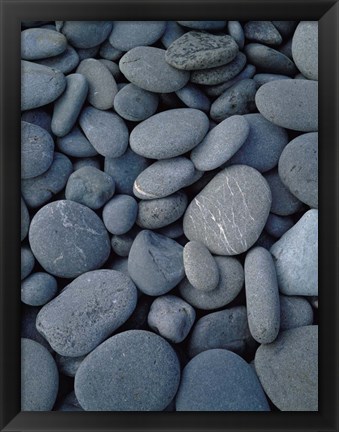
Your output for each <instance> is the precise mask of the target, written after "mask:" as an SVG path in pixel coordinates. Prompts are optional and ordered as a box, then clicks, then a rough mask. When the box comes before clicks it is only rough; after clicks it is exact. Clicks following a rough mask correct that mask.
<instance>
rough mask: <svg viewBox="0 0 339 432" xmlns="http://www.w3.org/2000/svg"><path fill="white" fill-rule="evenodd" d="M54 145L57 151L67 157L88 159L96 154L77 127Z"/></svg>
mask: <svg viewBox="0 0 339 432" xmlns="http://www.w3.org/2000/svg"><path fill="white" fill-rule="evenodd" d="M56 143H57V147H58V149H59V150H60V151H61V152H62V153H64V154H66V155H67V156H72V157H78V158H88V157H91V156H96V155H97V154H98V153H97V151H96V150H95V148H94V147H93V146H92V144H91V143H90V142H89V141H88V139H87V138H86V137H85V135H84V134H83V133H82V132H81V130H80V129H79V127H78V126H75V127H74V128H73V129H72V130H71V132H69V133H68V134H67V135H65V136H63V137H59V138H57V140H56Z"/></svg>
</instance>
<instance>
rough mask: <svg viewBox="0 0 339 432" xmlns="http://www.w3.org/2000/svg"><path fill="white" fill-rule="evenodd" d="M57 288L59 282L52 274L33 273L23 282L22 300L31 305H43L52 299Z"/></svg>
mask: <svg viewBox="0 0 339 432" xmlns="http://www.w3.org/2000/svg"><path fill="white" fill-rule="evenodd" d="M57 290H58V284H57V281H56V279H55V278H54V277H53V276H52V275H50V274H48V273H43V272H37V273H33V274H31V275H30V276H28V277H27V278H26V279H25V280H24V281H23V282H21V301H22V302H23V303H25V304H27V305H29V306H42V305H44V304H46V303H47V302H49V301H50V300H52V298H53V297H54V296H55V295H56V293H57Z"/></svg>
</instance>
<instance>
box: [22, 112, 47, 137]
mask: <svg viewBox="0 0 339 432" xmlns="http://www.w3.org/2000/svg"><path fill="white" fill-rule="evenodd" d="M21 120H22V121H25V122H27V123H33V124H34V125H37V126H40V127H42V128H43V129H46V131H47V132H48V133H52V129H51V121H52V116H51V115H50V114H49V113H48V112H47V111H45V110H44V109H43V108H36V109H32V110H29V111H24V112H23V113H22V115H21Z"/></svg>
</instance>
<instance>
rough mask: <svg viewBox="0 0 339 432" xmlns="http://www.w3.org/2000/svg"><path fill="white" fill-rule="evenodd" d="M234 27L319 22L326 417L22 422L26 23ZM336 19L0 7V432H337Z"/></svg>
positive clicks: (224, 11)
mask: <svg viewBox="0 0 339 432" xmlns="http://www.w3.org/2000/svg"><path fill="white" fill-rule="evenodd" d="M226 17H227V19H237V20H246V19H252V20H253V19H258V20H265V19H276V20H284V19H286V20H289V19H292V20H293V19H300V20H320V82H319V102H320V109H319V121H320V132H319V134H320V155H319V170H320V173H321V177H320V184H319V186H320V189H319V190H320V206H319V209H320V213H319V214H320V227H319V240H320V243H319V246H320V249H319V250H320V253H319V264H320V271H319V284H320V297H321V301H320V310H319V315H320V366H319V368H320V383H319V384H320V395H321V399H320V411H319V413H288V412H286V413H283V412H274V413H240V412H237V413H166V412H163V413H108V412H105V413H90V412H87V413H76V412H72V413H70V412H49V413H27V412H26V413H20V374H19V371H20V368H19V359H20V357H19V352H20V351H19V347H20V346H19V338H20V331H19V328H20V317H19V314H20V275H19V274H20V270H19V269H20V238H19V237H20V235H19V233H20V180H19V179H20V164H19V160H20V154H19V145H18V143H19V142H20V126H19V125H20V112H19V107H20V104H19V99H20V65H19V61H18V59H19V58H20V55H19V54H20V49H19V29H20V21H21V20H49V19H50V20H55V19H59V20H63V19H73V20H86V19H90V20H99V19H120V20H122V19H126V20H128V19H223V18H226ZM338 17H339V4H338V2H337V1H327V0H305V1H303V0H299V1H294V0H285V1H275V0H265V1H254V0H237V1H227V0H224V1H216V0H212V1H208V0H191V1H189V0H184V1H180V0H176V1H173V0H172V1H161V0H153V1H143V0H140V1H128V0H121V1H112V0H107V1H105V0H104V1H102V0H101V1H95V0H91V1H83V0H69V1H68V0H64V1H55V0H54V1H46V0H37V1H30V0H22V1H16V0H7V1H4V0H0V18H1V24H0V25H1V29H0V31H1V47H0V48H1V50H0V54H1V61H0V71H1V83H0V84H1V88H0V98H1V100H0V120H1V123H0V134H1V146H0V200H1V201H0V202H1V206H0V209H1V211H0V230H1V231H0V239H1V244H0V278H1V279H0V280H1V286H0V307H1V309H0V325H1V327H0V430H1V431H13V432H14V431H26V430H27V431H49V430H50V431H83V432H84V431H97V432H99V431H145V432H146V431H174V430H176V431H183V432H184V431H185V432H193V431H197V432H198V431H204V432H205V431H240V430H241V431H253V432H254V431H291V432H292V431H300V432H301V431H319V432H330V431H331V432H332V431H333V432H334V431H339V427H338V413H337V410H338V407H339V397H338V378H339V369H338V365H339V356H338V351H339V343H338V336H339V332H338V318H337V315H339V304H338V265H339V260H338V258H339V257H338V245H339V243H338V214H339V213H338V210H339V208H338V206H339V200H338V196H339V195H338V194H339V188H338V184H339V183H338V167H339V158H338V154H339V152H338V122H339V110H338V77H339V66H338V58H339V43H338V42H339V39H338V32H339V19H338Z"/></svg>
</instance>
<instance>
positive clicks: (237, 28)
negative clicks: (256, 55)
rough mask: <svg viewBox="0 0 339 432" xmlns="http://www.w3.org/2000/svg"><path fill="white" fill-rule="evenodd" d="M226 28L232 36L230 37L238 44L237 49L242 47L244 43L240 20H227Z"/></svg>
mask: <svg viewBox="0 0 339 432" xmlns="http://www.w3.org/2000/svg"><path fill="white" fill-rule="evenodd" d="M227 30H228V33H229V34H230V36H232V38H233V39H234V40H235V41H236V43H237V44H238V47H239V49H243V48H244V44H245V34H244V30H243V28H242V26H241V24H240V22H239V21H228V22H227Z"/></svg>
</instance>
